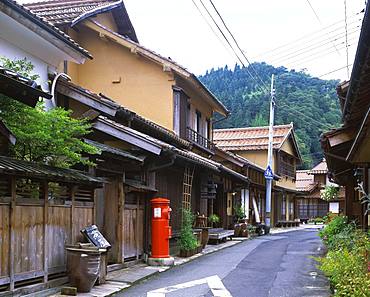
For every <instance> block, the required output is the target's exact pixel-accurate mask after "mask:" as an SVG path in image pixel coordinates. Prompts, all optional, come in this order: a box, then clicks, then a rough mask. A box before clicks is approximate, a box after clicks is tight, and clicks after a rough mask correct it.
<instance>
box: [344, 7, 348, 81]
mask: <svg viewBox="0 0 370 297" xmlns="http://www.w3.org/2000/svg"><path fill="white" fill-rule="evenodd" d="M344 28H345V30H346V58H347V78H349V66H348V63H349V62H348V25H347V1H346V0H344Z"/></svg>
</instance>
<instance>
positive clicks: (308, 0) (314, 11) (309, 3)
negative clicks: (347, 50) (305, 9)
mask: <svg viewBox="0 0 370 297" xmlns="http://www.w3.org/2000/svg"><path fill="white" fill-rule="evenodd" d="M306 1H307V3H308V5H309V6H310V7H311V10H312V11H313V13H314V14H315V16H316V19H317V20H318V21H319V23H320V25H321V26H322V22H321V20H320V18H319V15H318V14H317V13H316V10H315V9H314V8H313V6H312V4H311V2H310V0H306ZM333 47H334V48H335V49H336V51H337V53H338V55H340V53H339V51H338V49H337V48H336V46H335V44H333Z"/></svg>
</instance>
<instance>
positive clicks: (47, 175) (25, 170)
mask: <svg viewBox="0 0 370 297" xmlns="http://www.w3.org/2000/svg"><path fill="white" fill-rule="evenodd" d="M0 173H1V174H5V175H18V176H22V177H33V178H40V179H48V180H53V181H64V182H69V183H86V184H96V185H99V184H102V183H103V182H104V181H103V179H101V178H98V177H94V176H91V175H89V174H87V173H85V172H82V171H78V170H74V169H65V168H57V167H52V166H48V165H44V164H38V163H34V162H27V161H22V160H16V159H12V158H9V157H5V156H0Z"/></svg>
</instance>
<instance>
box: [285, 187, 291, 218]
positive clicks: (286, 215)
mask: <svg viewBox="0 0 370 297" xmlns="http://www.w3.org/2000/svg"><path fill="white" fill-rule="evenodd" d="M289 200H290V199H289V195H288V194H285V220H286V221H289V202H290V201H289Z"/></svg>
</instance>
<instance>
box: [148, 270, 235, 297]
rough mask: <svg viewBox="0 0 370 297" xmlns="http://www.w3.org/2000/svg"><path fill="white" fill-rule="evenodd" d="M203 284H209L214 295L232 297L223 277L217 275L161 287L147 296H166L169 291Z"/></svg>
mask: <svg viewBox="0 0 370 297" xmlns="http://www.w3.org/2000/svg"><path fill="white" fill-rule="evenodd" d="M202 284H208V287H209V288H210V289H211V292H212V294H213V296H215V297H232V295H231V294H230V292H229V291H228V290H227V289H226V288H225V286H224V284H223V283H222V281H221V279H220V278H219V277H218V276H217V275H212V276H209V277H205V278H201V279H197V280H193V281H190V282H186V283H182V284H178V285H175V286H168V287H164V288H160V289H156V290H153V291H150V292H148V293H147V295H146V296H147V297H165V296H166V294H167V293H171V292H174V291H178V290H182V289H187V288H191V287H195V286H198V285H202Z"/></svg>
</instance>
